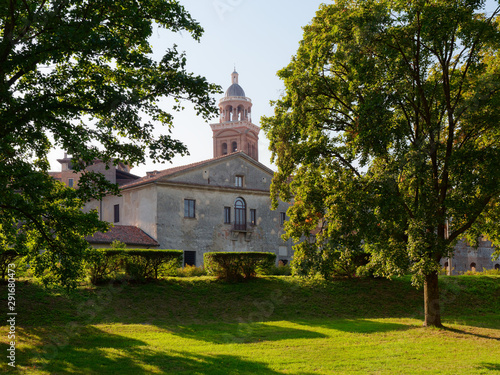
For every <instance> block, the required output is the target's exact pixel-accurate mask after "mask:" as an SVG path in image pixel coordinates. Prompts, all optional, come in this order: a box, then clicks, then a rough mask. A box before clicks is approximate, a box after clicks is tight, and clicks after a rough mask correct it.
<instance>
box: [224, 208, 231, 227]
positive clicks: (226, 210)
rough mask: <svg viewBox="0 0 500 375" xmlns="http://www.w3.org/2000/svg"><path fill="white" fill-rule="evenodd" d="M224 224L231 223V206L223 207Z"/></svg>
mask: <svg viewBox="0 0 500 375" xmlns="http://www.w3.org/2000/svg"><path fill="white" fill-rule="evenodd" d="M224 224H231V207H224Z"/></svg>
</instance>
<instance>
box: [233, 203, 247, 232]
mask: <svg viewBox="0 0 500 375" xmlns="http://www.w3.org/2000/svg"><path fill="white" fill-rule="evenodd" d="M234 229H236V230H246V229H247V210H246V204H245V201H244V200H243V198H236V200H235V201H234Z"/></svg>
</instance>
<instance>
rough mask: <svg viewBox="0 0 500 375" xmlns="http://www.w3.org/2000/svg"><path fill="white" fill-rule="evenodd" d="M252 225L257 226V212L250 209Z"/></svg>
mask: <svg viewBox="0 0 500 375" xmlns="http://www.w3.org/2000/svg"><path fill="white" fill-rule="evenodd" d="M250 225H257V210H256V209H255V208H251V209H250Z"/></svg>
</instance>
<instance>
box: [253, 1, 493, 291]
mask: <svg viewBox="0 0 500 375" xmlns="http://www.w3.org/2000/svg"><path fill="white" fill-rule="evenodd" d="M483 6H484V1H477V0H453V1H451V0H418V1H411V2H409V1H398V0H391V1H389V0H366V1H348V0H337V1H335V3H334V4H331V5H323V6H321V7H320V9H319V11H318V12H317V14H316V17H315V18H314V19H313V20H312V22H311V23H310V24H309V25H308V26H306V27H304V36H303V40H302V41H301V43H300V47H299V49H298V51H297V54H296V55H295V56H294V57H293V58H292V61H291V62H290V64H289V65H288V66H287V67H285V68H284V69H282V70H281V71H279V72H278V76H279V77H280V78H281V79H282V80H283V81H284V84H285V87H286V91H285V93H284V95H283V97H281V98H280V99H279V100H277V101H275V102H273V104H274V108H275V113H274V116H272V117H267V118H263V124H264V129H265V131H266V133H267V136H268V138H269V139H270V142H271V146H270V148H271V150H272V152H273V159H274V161H275V162H276V164H277V166H278V173H277V174H276V176H275V178H274V180H273V185H272V194H273V198H274V200H275V202H276V200H277V198H278V197H279V198H281V199H284V200H288V201H292V200H293V205H292V206H291V208H290V209H289V210H288V214H289V216H290V220H289V222H288V223H287V224H286V230H287V236H288V237H293V238H295V239H296V240H297V241H299V240H300V239H302V242H301V243H300V244H299V245H297V247H296V253H295V254H296V255H295V269H296V271H299V273H304V274H308V273H311V272H313V273H314V272H317V271H318V270H321V267H322V265H323V264H324V262H325V261H327V260H328V259H329V258H331V256H332V254H337V255H338V254H341V255H342V254H346V253H349V252H356V251H359V250H360V249H364V250H365V251H369V252H370V253H371V267H374V268H375V270H376V273H377V274H380V275H386V276H387V275H393V274H401V273H404V272H408V271H411V272H412V273H413V275H414V276H415V278H414V281H415V282H417V283H420V282H422V281H425V280H426V277H427V276H429V275H436V271H437V270H438V269H439V267H440V266H439V263H438V262H439V261H440V259H441V258H442V257H446V256H449V255H450V253H451V252H452V249H453V245H454V244H455V243H456V241H457V240H458V239H460V238H464V237H465V238H467V239H468V240H469V241H471V242H473V243H475V242H477V240H478V238H479V236H480V235H484V236H486V237H487V238H488V239H490V240H491V241H492V242H493V244H495V245H497V246H498V245H500V225H499V223H500V221H499V219H500V207H499V205H500V201H499V193H500V169H499V168H498V166H499V165H500V149H499V145H500V143H499V141H500V125H499V124H500V118H499V116H500V111H499V110H498V109H499V104H500V91H499V90H500V56H499V53H498V50H499V47H500V32H499V24H498V20H497V18H496V17H497V15H498V12H499V9H498V8H496V9H495V10H494V11H493V12H492V13H488V14H486V13H485V12H484V8H483ZM311 234H314V235H315V236H314V240H309V238H310V235H311ZM497 254H498V252H497ZM436 277H437V276H436Z"/></svg>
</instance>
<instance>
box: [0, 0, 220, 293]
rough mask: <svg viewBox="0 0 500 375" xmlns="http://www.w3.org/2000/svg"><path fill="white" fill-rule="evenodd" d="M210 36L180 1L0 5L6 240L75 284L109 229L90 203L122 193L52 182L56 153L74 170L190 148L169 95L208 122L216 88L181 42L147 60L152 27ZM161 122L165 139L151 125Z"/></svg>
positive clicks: (97, 183)
mask: <svg viewBox="0 0 500 375" xmlns="http://www.w3.org/2000/svg"><path fill="white" fill-rule="evenodd" d="M155 25H158V26H159V27H162V28H165V29H168V30H170V31H173V32H177V31H181V30H185V31H187V32H189V33H190V34H191V36H192V37H193V38H194V39H196V40H199V38H200V36H201V34H202V31H203V29H202V28H201V27H200V25H199V24H198V23H197V22H195V21H194V20H193V19H192V18H191V16H190V15H189V14H188V13H187V12H186V11H185V9H184V8H183V7H182V6H181V5H180V4H179V3H178V2H177V1H176V0H158V1H150V0H145V1H132V0H121V1H116V0H96V1H79V0H57V1H34V0H4V1H3V2H2V6H0V123H1V124H2V126H1V128H0V139H1V141H0V186H1V190H0V227H1V230H0V242H1V246H2V247H1V250H0V251H3V252H5V251H6V250H7V249H17V250H18V251H19V252H20V253H21V254H30V256H31V262H30V263H31V264H32V265H34V266H35V270H36V272H37V273H39V274H41V275H42V274H43V275H46V274H47V272H48V271H51V275H52V277H53V278H55V280H56V282H58V283H62V284H64V285H70V284H71V283H74V280H75V279H76V277H77V276H78V273H79V270H80V269H81V263H82V257H83V254H84V251H85V248H86V247H87V246H88V244H86V243H85V241H84V240H83V236H85V235H88V234H91V233H93V232H95V231H96V230H105V229H106V225H105V224H104V223H100V222H99V220H98V218H97V215H96V213H95V212H94V213H93V212H91V213H87V214H85V213H82V212H81V208H82V207H83V204H84V203H85V202H87V201H88V200H90V199H99V198H101V197H102V196H103V195H104V194H106V193H115V194H116V193H117V192H118V190H117V187H116V186H114V185H111V184H109V183H107V181H106V180H105V179H104V178H103V176H102V175H98V174H95V173H89V172H86V173H84V174H83V176H82V178H81V179H80V180H79V189H77V190H71V189H68V188H65V187H63V186H61V184H59V183H58V182H57V181H54V180H52V179H51V178H50V177H49V176H48V174H47V171H48V169H49V163H48V160H47V154H48V152H49V150H50V149H51V148H53V147H60V148H62V149H65V150H67V151H68V152H69V153H70V154H71V155H72V156H73V168H74V169H75V171H84V170H85V167H86V166H87V165H89V164H91V163H92V162H93V161H94V160H96V159H100V160H102V161H104V162H106V163H108V162H109V163H111V162H115V163H118V162H125V163H127V164H129V165H136V164H139V163H141V162H144V160H145V157H146V156H149V157H150V158H152V159H153V160H154V161H167V160H169V159H171V158H172V157H173V156H174V155H175V154H185V153H187V149H186V147H185V146H184V145H183V144H182V143H181V142H179V141H177V140H175V139H173V138H172V137H171V136H170V134H169V133H170V127H171V126H172V121H173V117H172V115H171V113H169V112H168V111H166V110H164V109H162V108H161V107H160V106H159V104H158V101H159V100H160V99H161V98H162V97H168V98H171V99H174V100H175V105H174V106H173V108H172V110H181V109H182V101H183V100H187V101H190V102H192V103H193V104H194V107H195V109H196V110H197V111H198V114H201V115H202V116H203V117H205V118H208V117H210V115H211V114H213V113H214V111H215V106H214V101H213V99H211V97H210V94H212V93H216V92H219V90H220V89H219V88H218V87H217V86H215V85H212V84H209V83H208V82H207V81H206V80H205V79H204V78H202V77H200V76H195V75H193V74H192V73H189V72H187V71H186V69H185V64H186V58H185V56H184V54H183V53H179V52H178V51H177V48H176V46H175V45H174V46H173V47H171V48H169V49H167V50H166V51H165V55H164V56H163V58H162V59H161V61H155V60H153V59H152V56H151V52H152V51H151V46H150V44H149V42H148V38H149V37H150V36H151V34H152V32H153V27H154V26H155ZM157 124H161V125H164V126H165V129H166V130H165V131H164V132H163V133H164V134H161V135H157V134H156V133H155V125H157Z"/></svg>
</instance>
